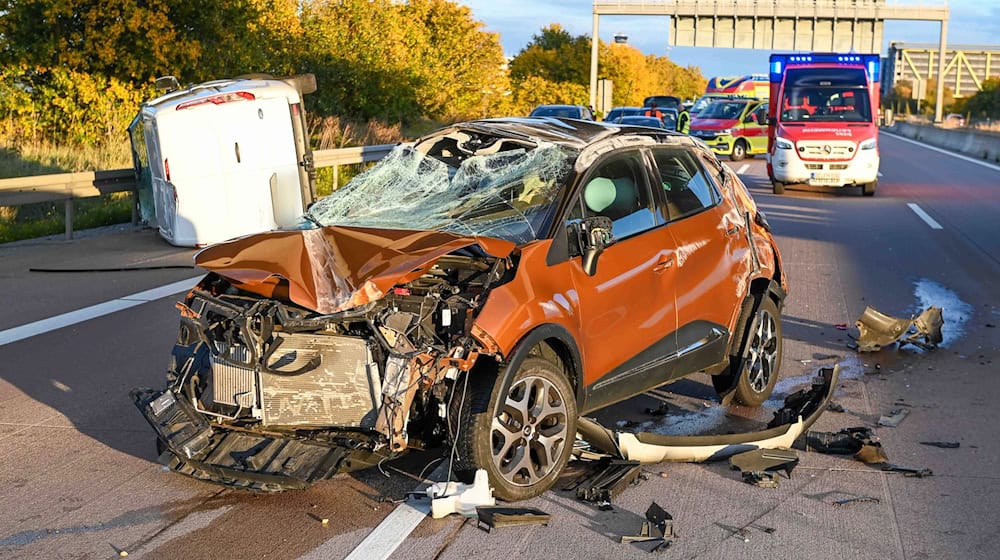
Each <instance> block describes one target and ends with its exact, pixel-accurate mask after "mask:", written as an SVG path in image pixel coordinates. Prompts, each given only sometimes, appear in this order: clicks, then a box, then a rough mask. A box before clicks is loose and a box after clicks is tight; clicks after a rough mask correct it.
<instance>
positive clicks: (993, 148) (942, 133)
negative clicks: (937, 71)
mask: <svg viewBox="0 0 1000 560" xmlns="http://www.w3.org/2000/svg"><path fill="white" fill-rule="evenodd" d="M886 129H887V130H889V131H890V132H893V133H895V134H898V135H900V136H904V137H906V138H911V139H913V140H917V141H920V142H925V143H927V144H930V145H931V146H937V147H938V148H944V149H946V150H951V151H954V152H958V153H960V154H965V155H967V156H970V157H974V158H977V159H982V160H983V161H988V162H990V163H1000V134H997V133H995V132H988V131H985V130H975V129H971V128H939V127H936V126H932V125H928V124H914V123H909V122H902V121H896V122H895V123H894V124H893V125H892V126H889V127H886Z"/></svg>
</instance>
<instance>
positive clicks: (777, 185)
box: [771, 181, 785, 194]
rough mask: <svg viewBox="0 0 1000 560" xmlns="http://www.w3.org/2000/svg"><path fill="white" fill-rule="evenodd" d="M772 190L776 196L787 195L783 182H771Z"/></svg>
mask: <svg viewBox="0 0 1000 560" xmlns="http://www.w3.org/2000/svg"><path fill="white" fill-rule="evenodd" d="M771 190H772V191H773V192H774V194H785V184H784V183H782V182H781V181H771Z"/></svg>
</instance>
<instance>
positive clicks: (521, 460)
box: [490, 376, 569, 486]
mask: <svg viewBox="0 0 1000 560" xmlns="http://www.w3.org/2000/svg"><path fill="white" fill-rule="evenodd" d="M568 428H569V426H568V423H567V414H566V402H565V400H564V399H563V397H562V395H561V394H560V393H559V390H558V389H557V388H556V387H555V385H553V384H552V383H551V382H550V381H548V380H546V379H543V378H541V377H534V376H529V377H525V378H524V379H521V380H518V381H517V382H516V383H514V384H513V385H512V386H511V388H510V390H509V391H508V392H507V398H506V400H505V401H504V403H503V405H501V407H500V410H499V411H498V413H497V415H496V416H495V417H494V418H493V425H492V430H491V434H490V445H491V452H492V454H493V464H494V466H495V467H496V468H497V471H498V472H499V473H500V476H502V477H503V478H504V480H506V481H507V482H509V483H511V484H514V485H516V486H531V485H533V484H537V483H538V482H539V481H541V480H542V479H543V478H545V477H546V476H548V475H549V474H550V473H551V472H552V471H553V469H555V467H556V463H558V462H559V458H560V457H561V456H562V453H563V451H564V449H565V446H566V440H567V431H568Z"/></svg>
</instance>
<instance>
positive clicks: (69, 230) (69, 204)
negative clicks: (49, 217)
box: [64, 198, 73, 239]
mask: <svg viewBox="0 0 1000 560" xmlns="http://www.w3.org/2000/svg"><path fill="white" fill-rule="evenodd" d="M64 204H65V205H66V239H73V199H72V198H67V199H66V201H65V202H64Z"/></svg>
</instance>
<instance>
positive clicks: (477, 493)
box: [427, 469, 497, 519]
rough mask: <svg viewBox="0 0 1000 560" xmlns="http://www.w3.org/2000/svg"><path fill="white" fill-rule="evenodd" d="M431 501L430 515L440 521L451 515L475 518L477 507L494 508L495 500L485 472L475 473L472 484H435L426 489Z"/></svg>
mask: <svg viewBox="0 0 1000 560" xmlns="http://www.w3.org/2000/svg"><path fill="white" fill-rule="evenodd" d="M427 497H428V498H430V499H431V515H432V516H433V517H434V519H441V518H442V517H445V516H447V515H450V514H452V513H460V514H462V515H464V516H466V517H475V516H476V508H477V507H478V506H494V505H496V503H497V502H496V499H495V498H494V497H493V490H492V489H490V479H489V475H488V474H486V471H485V470H483V469H479V470H477V471H476V476H475V479H474V480H473V483H472V484H463V483H461V482H435V483H434V484H431V485H430V486H429V487H428V488H427Z"/></svg>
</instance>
